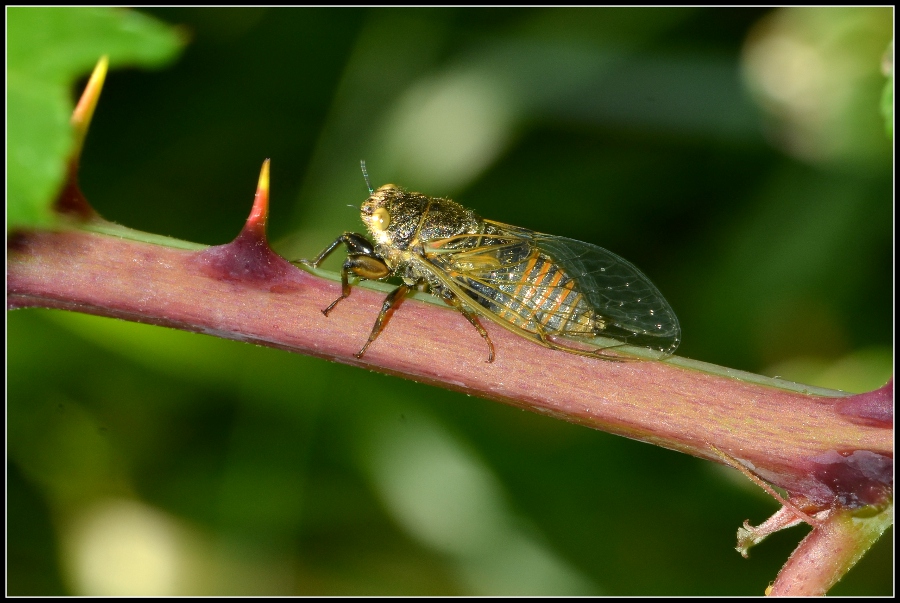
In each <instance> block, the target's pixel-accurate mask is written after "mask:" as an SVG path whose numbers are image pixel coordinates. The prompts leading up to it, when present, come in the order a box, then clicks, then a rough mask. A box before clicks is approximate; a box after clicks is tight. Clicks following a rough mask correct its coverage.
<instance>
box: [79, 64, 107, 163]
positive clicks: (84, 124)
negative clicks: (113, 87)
mask: <svg viewBox="0 0 900 603" xmlns="http://www.w3.org/2000/svg"><path fill="white" fill-rule="evenodd" d="M108 70H109V57H108V56H106V55H103V56H102V57H100V60H99V61H97V66H96V67H94V71H93V73H91V79H89V80H88V83H87V86H85V88H84V92H82V93H81V98H80V99H78V105H76V106H75V111H73V112H72V119H71V124H72V128H73V129H74V130H75V148H74V151H73V153H72V157H73V158H75V159H76V160H77V158H78V157H79V156H80V155H81V148H82V146H83V145H84V139H85V136H86V135H87V131H88V127H90V125H91V118H92V117H93V116H94V109H96V108H97V101H99V100H100V92H101V91H102V90H103V82H104V81H105V80H106V72H107V71H108Z"/></svg>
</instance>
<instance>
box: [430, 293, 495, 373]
mask: <svg viewBox="0 0 900 603" xmlns="http://www.w3.org/2000/svg"><path fill="white" fill-rule="evenodd" d="M441 299H443V300H444V301H445V302H446V303H447V305H449V306H453V307H454V308H456V309H457V310H459V311H460V313H461V314H462V315H463V316H465V317H466V320H468V321H469V322H470V323H472V326H473V327H475V329H477V330H478V334H479V335H481V336H482V337H483V338H484V340H485V341H486V342H487V344H488V351H489V353H488V359H487V361H488V362H493V361H494V343H493V342H492V341H491V337H490V335H488V332H487V330H485V328H484V327H483V326H481V323H480V322H478V318H477V317H476V316H475V313H474V312H472V311H471V310H469V309H468V308H467V307H466V305H465V304H464V303H462V302H461V301H460V300H459V298H458V297H456V296H455V295H453V294H452V293H450V292H449V291H448V292H447V294H446V295H444V296H442V297H441Z"/></svg>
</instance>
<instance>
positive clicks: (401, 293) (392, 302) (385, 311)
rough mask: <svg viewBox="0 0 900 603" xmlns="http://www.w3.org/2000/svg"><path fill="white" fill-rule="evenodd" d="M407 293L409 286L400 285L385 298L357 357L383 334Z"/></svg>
mask: <svg viewBox="0 0 900 603" xmlns="http://www.w3.org/2000/svg"><path fill="white" fill-rule="evenodd" d="M348 261H349V260H348ZM407 293H409V286H408V285H400V286H399V287H397V288H396V289H394V290H393V291H391V292H390V293H388V296H387V297H385V298H384V303H383V304H381V312H379V313H378V318H377V319H375V326H373V327H372V332H371V333H370V334H369V340H368V341H367V342H366V345H364V346H363V347H362V349H361V350H360V351H358V352H357V353H356V357H357V358H362V355H363V354H365V353H366V348H368V347H369V345H370V344H371V343H372V342H373V341H375V339H376V338H377V337H378V336H379V335H380V334H381V331H382V330H384V325H385V323H387V320H388V318H390V315H391V314H392V313H393V311H394V306H396V305H398V304H399V303H400V302H401V301H403V298H404V297H406V294H407ZM338 301H340V300H337V301H335V302H334V303H335V304H336V303H337V302H338ZM332 305H334V304H332Z"/></svg>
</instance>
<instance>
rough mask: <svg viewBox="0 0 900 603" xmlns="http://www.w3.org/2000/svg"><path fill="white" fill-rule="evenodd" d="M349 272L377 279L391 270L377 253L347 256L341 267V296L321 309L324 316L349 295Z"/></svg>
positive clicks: (361, 276)
mask: <svg viewBox="0 0 900 603" xmlns="http://www.w3.org/2000/svg"><path fill="white" fill-rule="evenodd" d="M351 272H352V273H353V274H355V275H356V276H358V277H360V278H365V279H369V280H378V279H380V278H384V277H386V276H387V275H389V274H390V273H391V270H390V268H388V267H387V264H385V263H384V262H383V261H382V260H381V258H379V257H378V256H377V255H374V253H373V255H371V256H368V255H356V254H353V255H350V256H347V259H346V260H344V265H343V266H342V267H341V296H340V297H339V298H337V299H336V300H334V301H333V302H331V303H330V304H329V305H328V307H327V308H325V309H324V310H322V314H324V315H325V316H328V313H329V312H331V311H332V310H333V309H334V307H335V306H336V305H337V304H338V302H339V301H341V300H342V299H347V298H348V297H350V278H349V277H350V273H351Z"/></svg>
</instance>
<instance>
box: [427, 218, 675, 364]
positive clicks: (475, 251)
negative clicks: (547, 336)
mask: <svg viewBox="0 0 900 603" xmlns="http://www.w3.org/2000/svg"><path fill="white" fill-rule="evenodd" d="M485 222H486V223H487V224H489V226H490V227H491V230H492V231H493V232H492V233H490V234H487V235H462V236H458V237H454V238H453V239H445V240H442V241H435V242H434V245H433V246H431V249H432V250H433V251H436V252H437V253H436V255H431V254H429V255H430V256H431V257H432V258H433V259H434V261H435V263H436V264H437V265H438V266H439V267H442V268H443V269H444V275H442V276H443V278H447V279H449V280H451V281H452V283H453V284H454V285H455V286H456V287H457V288H459V289H462V290H463V291H464V292H465V293H466V294H467V295H468V296H469V297H470V298H472V299H474V300H475V301H477V302H479V304H480V305H481V306H482V307H484V308H486V309H487V310H488V311H487V312H486V314H487V315H488V316H489V317H490V318H491V319H492V320H495V321H506V322H510V323H513V324H516V325H517V326H520V327H522V328H524V329H526V330H528V331H532V332H534V331H535V330H536V328H533V325H534V322H535V321H536V320H538V319H537V318H535V308H536V307H538V310H539V313H540V319H539V320H540V322H541V323H542V326H547V325H553V324H559V325H561V326H560V327H559V328H558V329H550V330H549V331H550V333H551V334H560V335H575V336H584V335H585V332H584V327H583V325H580V324H578V323H573V322H570V321H569V320H568V319H571V317H572V314H573V313H575V310H574V309H573V308H572V307H571V305H567V303H566V301H565V300H566V299H572V297H571V295H569V294H567V289H568V290H571V289H573V283H572V282H570V281H574V288H575V289H577V291H578V292H579V293H580V294H581V295H582V296H583V298H584V300H585V301H586V302H587V304H588V305H589V306H590V308H591V309H592V310H593V311H594V313H596V315H598V316H599V317H600V318H601V319H602V324H603V325H604V326H603V329H602V331H601V333H600V334H602V335H604V336H608V337H611V338H613V339H616V340H619V341H622V342H623V343H627V344H629V345H634V346H639V347H647V348H650V349H654V350H658V351H660V352H662V353H664V354H666V355H669V354H672V353H673V352H674V351H675V349H676V348H677V347H678V344H679V343H680V341H681V328H680V326H679V324H678V319H677V317H676V316H675V313H674V312H673V311H672V308H671V307H670V306H669V304H668V302H667V301H666V300H665V298H664V297H663V296H662V294H661V293H660V292H659V290H658V289H657V288H656V286H654V285H653V283H651V282H650V280H649V279H648V278H647V277H646V276H644V274H643V273H642V272H641V271H640V270H638V269H637V268H636V267H635V266H634V265H632V264H631V263H630V262H628V261H627V260H625V259H623V258H621V257H619V256H617V255H616V254H614V253H612V252H610V251H607V250H606V249H603V248H601V247H597V246H596V245H591V244H589V243H584V242H581V241H576V240H574V239H567V238H564V237H557V236H553V235H546V234H542V233H537V232H533V231H530V230H527V229H524V228H519V227H517V226H511V225H508V224H501V223H499V222H493V221H489V220H486V221H485ZM451 248H452V249H451ZM536 258H538V259H536ZM541 258H543V259H541ZM547 259H549V261H546V260H547ZM546 264H552V266H548V265H546ZM560 271H561V272H562V273H563V274H564V277H562V278H560V277H559V276H558V275H557V274H556V273H558V272H560ZM523 279H524V280H525V281H526V282H525V283H524V285H523ZM568 293H571V291H569V292H568ZM535 300H545V301H544V303H538V302H535ZM546 300H551V301H558V303H548V302H546ZM529 321H531V322H529ZM544 330H547V329H544Z"/></svg>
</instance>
